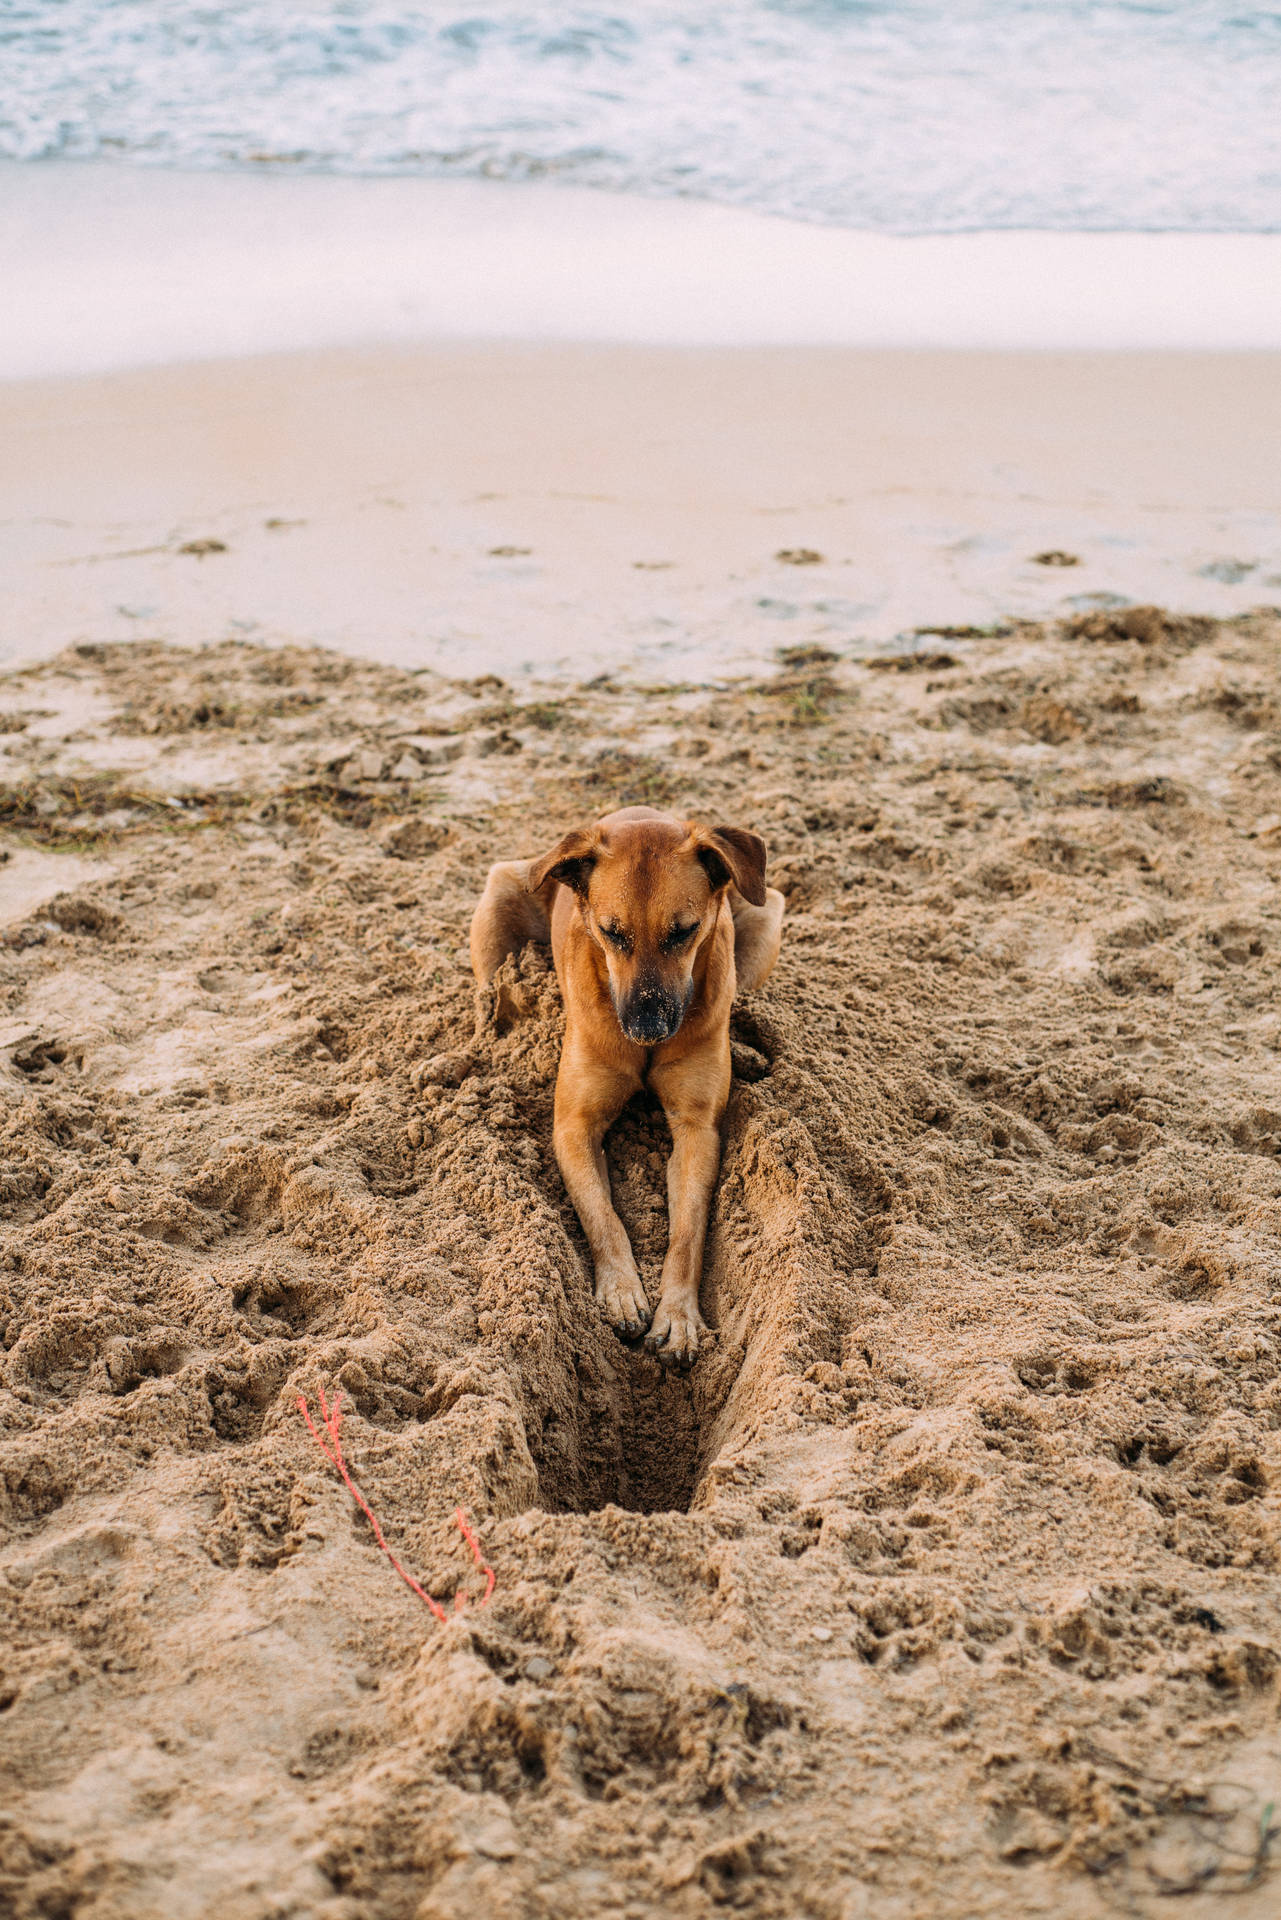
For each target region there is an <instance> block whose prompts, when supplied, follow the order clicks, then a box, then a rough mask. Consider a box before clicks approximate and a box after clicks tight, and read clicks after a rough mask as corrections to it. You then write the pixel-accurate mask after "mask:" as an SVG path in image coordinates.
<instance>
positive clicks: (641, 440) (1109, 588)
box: [0, 342, 1281, 679]
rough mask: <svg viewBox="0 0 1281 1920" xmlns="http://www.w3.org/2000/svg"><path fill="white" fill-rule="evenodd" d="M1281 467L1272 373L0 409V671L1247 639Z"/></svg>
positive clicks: (479, 373) (509, 386)
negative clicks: (1215, 620) (1182, 629)
mask: <svg viewBox="0 0 1281 1920" xmlns="http://www.w3.org/2000/svg"><path fill="white" fill-rule="evenodd" d="M1278 444H1281V355H1278V354H1257V355H1247V354H1206V355H1178V354H1170V353H1153V354H1119V355H1107V354H1004V353H988V354H983V353H964V352H959V353H926V352H913V351H906V352H897V353H893V352H885V353H875V352H864V351H854V350H842V349H836V348H716V349H699V348H659V347H625V346H617V345H608V344H597V345H592V346H586V345H580V346H568V345H564V344H557V343H544V344H541V345H539V344H524V345H518V346H512V345H502V344H499V343H492V342H488V343H487V342H473V343H471V344H469V345H456V344H455V345H447V344H444V343H441V344H438V345H431V346H423V345H419V346H412V347H411V346H403V345H402V346H384V347H380V348H373V349H343V350H329V351H326V352H317V353H295V354H288V355H278V356H264V357H257V358H246V359H243V360H228V361H221V362H219V361H208V362H200V363H194V364H192V365H189V366H171V367H162V368H149V369H137V370H128V371H119V372H116V373H113V374H107V375H96V376H92V377H81V378H76V379H62V380H43V381H32V382H10V383H8V384H0V449H2V451H0V567H3V572H4V577H5V579H6V582H7V594H6V599H7V606H6V620H5V634H6V656H7V659H8V660H9V661H10V662H12V661H13V660H14V659H18V658H41V657H47V656H48V655H50V654H52V653H55V652H57V651H58V650H59V649H60V648H61V647H63V646H65V645H67V644H71V643H80V642H102V641H120V640H127V639H146V640H161V641H164V642H166V643H177V644H184V645H189V644H199V643H202V642H205V641H210V640H222V639H236V638H242V639H252V640H254V641H255V642H259V643H264V644H269V645H271V644H282V643H304V644H312V643H314V644H319V645H324V646H332V647H337V648H339V649H341V650H342V651H344V652H347V653H350V654H355V655H359V656H362V657H364V658H366V659H376V660H383V661H386V662H388V663H390V664H394V665H400V666H407V667H417V666H427V667H432V668H434V669H436V670H438V671H441V672H445V673H451V674H458V673H471V674H479V673H486V672H494V673H498V674H500V675H502V676H503V677H505V678H507V677H510V676H512V675H517V676H519V677H521V678H525V679H528V678H530V677H538V676H544V677H545V676H547V675H552V676H557V675H560V676H569V677H574V676H580V677H586V676H589V675H591V674H594V673H599V672H602V671H631V672H634V673H637V674H640V675H642V676H649V677H651V678H652V677H661V678H672V677H684V678H691V677H692V678H706V677H707V676H708V675H718V674H719V675H723V674H726V673H735V672H737V673H753V672H757V671H759V668H760V666H761V664H762V663H764V662H768V661H770V660H772V659H773V658H774V657H775V655H776V653H777V650H778V649H779V648H780V647H789V646H796V645H806V644H818V645H822V646H824V647H827V648H830V649H832V650H834V651H836V652H838V653H841V654H853V653H856V652H857V651H858V649H859V648H860V647H862V648H867V647H872V648H877V647H883V646H885V645H886V644H891V643H893V642H894V641H895V638H896V636H898V635H902V634H906V633H910V631H911V630H912V629H913V628H916V627H920V626H925V625H927V624H929V623H939V622H943V623H947V624H951V625H966V624H970V625H974V626H978V627H985V626H990V625H992V624H993V623H998V622H1000V621H1002V620H1008V619H1042V618H1058V617H1062V616H1064V615H1066V614H1071V613H1073V612H1079V611H1082V610H1088V609H1089V608H1090V607H1095V606H1107V605H1110V604H1117V603H1124V602H1130V603H1135V602H1149V601H1157V602H1160V603H1161V604H1164V605H1167V606H1169V607H1171V608H1172V609H1174V610H1175V611H1180V612H1189V613H1205V614H1214V615H1234V614H1237V613H1240V612H1243V611H1244V610H1246V609H1247V608H1249V607H1252V606H1257V605H1261V604H1263V605H1266V604H1270V603H1273V602H1276V601H1278V600H1281V476H1279V475H1278V471H1277V465H1276V460H1275V447H1276V446H1277V445H1278ZM202 541H204V542H208V541H215V542H218V543H220V544H219V545H218V546H217V547H213V548H208V547H206V548H204V549H203V550H202V549H200V548H199V547H197V549H196V550H195V551H191V550H190V548H191V543H193V542H196V543H199V542H202ZM184 548H187V549H189V550H188V551H186V552H184V551H183V549H184ZM1043 552H1051V553H1053V552H1060V553H1066V554H1069V555H1072V556H1075V557H1076V559H1077V562H1078V564H1076V565H1073V566H1071V567H1056V566H1046V565H1039V564H1037V563H1036V561H1035V559H1034V558H1033V556H1035V555H1037V554H1040V553H1043ZM798 553H800V554H804V553H815V554H818V555H819V556H821V558H819V559H818V560H815V561H814V562H812V563H809V564H805V563H802V564H796V563H795V562H794V560H788V559H785V558H780V557H779V556H780V555H789V554H790V555H796V554H798Z"/></svg>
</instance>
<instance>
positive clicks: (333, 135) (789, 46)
mask: <svg viewBox="0 0 1281 1920" xmlns="http://www.w3.org/2000/svg"><path fill="white" fill-rule="evenodd" d="M1278 100H1281V11H1278V10H1277V8H1276V7H1267V6H1260V5H1257V4H1254V5H1251V4H1239V5H1234V4H1233V3H1232V0H730V3H729V4H718V5H705V6H685V7H676V6H673V5H671V4H655V3H654V0H614V3H613V4H611V5H610V6H609V7H607V8H606V7H596V6H584V5H577V6H573V5H571V6H564V5H560V4H552V3H551V0H533V3H532V4H525V5H500V6H497V7H492V8H491V9H490V10H489V11H488V12H484V13H481V12H468V11H466V10H464V9H457V8H449V7H442V6H439V5H427V6H424V5H414V6H410V5H405V4H398V0H270V4H264V0H224V3H223V4H221V5H218V6H216V7H211V6H208V5H205V4H202V3H201V0H165V4H163V5H160V4H157V0H58V3H57V4H56V5H55V4H51V3H50V0H0V154H6V155H9V156H12V157H16V158H40V157H46V158H47V157H51V156H61V157H103V156H115V157H126V158H132V159H135V160H149V161H155V162H160V163H167V164H169V165H178V166H183V167H204V168H222V167H226V166H237V165H243V166H265V165H272V166H277V167H291V168H301V169H319V170H330V171H340V172H342V171H345V172H354V173H380V172H384V173H385V172H391V173H397V172H411V173H413V172H416V173H424V174H429V175H442V174H464V175H489V176H495V177H503V178H526V177H529V176H536V175H545V174H551V175H556V176H559V177H562V178H564V179H567V180H569V181H572V182H575V183H578V184H580V185H590V186H596V187H612V188H619V189H623V190H626V191H628V192H641V193H646V194H659V195H693V196H696V197H699V198H704V199H710V200H716V201H721V202H726V203H731V204H735V205H739V206H744V207H752V208H756V209H759V210H763V211H770V212H774V213H784V214H789V215H793V216H800V217H803V218H806V219H811V220H820V221H827V222H831V223H834V224H837V225H843V226H853V227H861V228H874V229H883V230H884V229H889V230H895V231H912V232H947V231H958V230H964V229H975V228H1054V229H1060V230H1065V229H1117V228H1120V229H1130V230H1135V229H1149V230H1151V229H1169V228H1174V229H1182V230H1199V231H1220V230H1234V231H1241V230H1249V231H1256V232H1258V231H1274V230H1278V229H1281V113H1278V110H1277V103H1278Z"/></svg>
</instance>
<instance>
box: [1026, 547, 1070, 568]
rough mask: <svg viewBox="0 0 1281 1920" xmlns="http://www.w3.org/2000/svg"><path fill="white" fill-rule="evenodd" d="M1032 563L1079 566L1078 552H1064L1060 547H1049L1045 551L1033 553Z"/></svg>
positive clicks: (1046, 565) (1040, 565)
mask: <svg viewBox="0 0 1281 1920" xmlns="http://www.w3.org/2000/svg"><path fill="white" fill-rule="evenodd" d="M1032 563H1033V565H1034V566H1037V567H1079V566H1080V564H1081V556H1080V554H1079V553H1064V551H1063V549H1062V547H1050V548H1049V549H1048V551H1047V552H1045V553H1034V554H1033V555H1032Z"/></svg>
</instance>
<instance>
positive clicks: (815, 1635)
mask: <svg viewBox="0 0 1281 1920" xmlns="http://www.w3.org/2000/svg"><path fill="white" fill-rule="evenodd" d="M810 1636H811V1638H812V1639H814V1640H822V1641H824V1642H826V1641H828V1640H830V1639H831V1638H832V1629H831V1628H830V1627H811V1628H810Z"/></svg>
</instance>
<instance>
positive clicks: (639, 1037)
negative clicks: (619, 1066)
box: [618, 980, 694, 1047]
mask: <svg viewBox="0 0 1281 1920" xmlns="http://www.w3.org/2000/svg"><path fill="white" fill-rule="evenodd" d="M693 987H694V983H693V981H692V980H691V981H690V983H689V990H688V991H687V992H685V993H684V994H676V993H673V992H672V991H671V989H670V988H668V987H660V986H637V987H633V989H632V991H631V992H630V993H629V994H628V996H627V998H626V999H625V1000H624V1001H623V1003H622V1005H621V1006H620V1007H619V1008H618V1023H619V1025H620V1026H621V1027H622V1029H623V1032H624V1033H625V1034H626V1035H627V1038H628V1039H629V1040H632V1041H634V1042H635V1043H636V1045H637V1046H638V1047H655V1046H657V1045H658V1044H659V1042H660V1041H663V1040H670V1039H671V1037H672V1035H673V1034H674V1033H675V1032H676V1030H677V1028H678V1027H679V1026H680V1023H681V1021H682V1020H683V1019H684V1018H685V1009H686V1008H687V1007H688V1005H689V1001H690V993H692V992H693Z"/></svg>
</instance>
